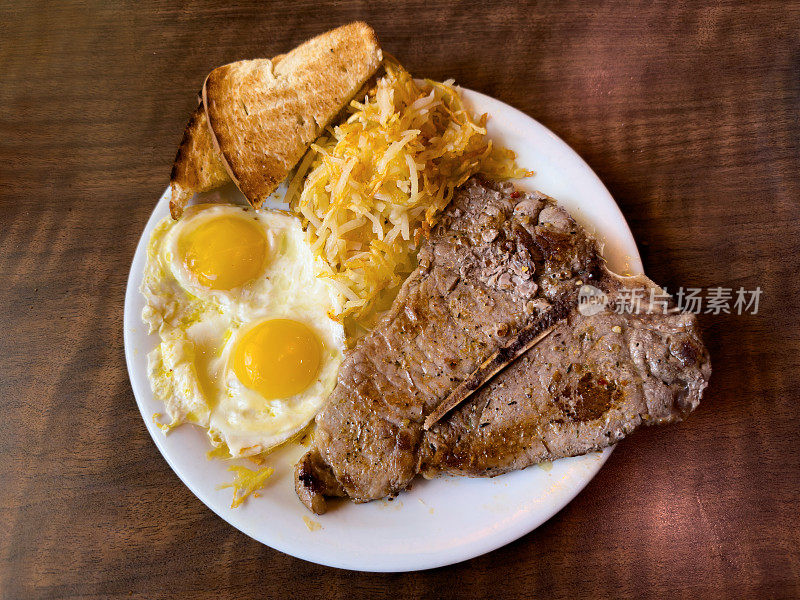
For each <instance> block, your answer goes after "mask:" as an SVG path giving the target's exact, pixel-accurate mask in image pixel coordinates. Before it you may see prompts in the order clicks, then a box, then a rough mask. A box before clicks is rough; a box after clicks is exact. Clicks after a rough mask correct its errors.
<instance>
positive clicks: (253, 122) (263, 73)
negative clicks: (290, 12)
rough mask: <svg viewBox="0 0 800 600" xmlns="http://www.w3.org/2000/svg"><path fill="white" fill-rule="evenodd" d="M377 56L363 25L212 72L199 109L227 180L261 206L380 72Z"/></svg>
mask: <svg viewBox="0 0 800 600" xmlns="http://www.w3.org/2000/svg"><path fill="white" fill-rule="evenodd" d="M381 60H382V54H381V50H380V47H379V46H378V41H377V39H376V37H375V32H374V31H373V30H372V28H371V27H369V26H368V25H367V24H366V23H361V22H357V23H351V24H349V25H345V26H343V27H339V28H338V29H334V30H332V31H329V32H327V33H324V34H322V35H320V36H317V37H315V38H313V39H311V40H309V41H307V42H305V43H304V44H301V45H300V46H298V47H297V48H295V49H294V50H292V51H291V52H289V53H288V54H286V55H285V56H283V57H282V60H280V61H279V62H276V61H270V60H268V59H257V60H248V61H240V62H236V63H232V64H229V65H225V66H222V67H219V68H218V69H215V70H214V71H212V72H211V74H209V76H208V77H207V78H206V82H205V84H204V86H203V106H204V108H205V112H206V115H207V117H208V124H209V127H210V131H211V134H212V138H213V141H214V145H215V148H216V149H217V150H218V151H219V153H220V156H221V157H222V160H223V164H224V166H225V168H226V170H227V172H228V175H229V176H230V178H231V179H233V181H234V182H235V183H236V184H237V185H238V186H239V189H240V190H241V191H242V193H243V194H244V195H245V196H246V197H247V199H248V200H249V201H250V203H251V204H252V205H253V206H255V207H259V206H261V204H262V203H263V201H264V200H265V199H266V198H267V197H268V196H269V195H270V194H271V193H272V192H273V191H274V190H275V188H276V187H277V186H278V184H279V183H280V182H281V181H282V180H283V179H284V178H285V177H286V175H287V174H288V172H289V171H290V170H291V169H292V168H293V167H294V166H295V164H296V163H297V162H298V161H299V160H300V158H301V157H302V156H303V154H304V152H305V151H306V149H307V148H308V146H309V144H311V142H313V141H314V139H316V138H317V136H319V134H320V133H321V132H322V130H323V129H324V128H325V127H326V126H327V125H328V124H329V123H330V122H331V120H332V119H333V118H334V117H335V116H336V115H337V114H338V113H339V111H340V110H341V108H342V107H343V106H345V104H346V103H347V102H348V101H349V100H350V98H352V97H353V95H354V94H355V93H356V92H357V91H358V90H359V89H361V87H362V85H363V84H364V82H365V81H367V79H369V77H370V76H371V75H372V74H373V73H374V72H375V71H376V70H377V69H378V67H379V65H380V63H381Z"/></svg>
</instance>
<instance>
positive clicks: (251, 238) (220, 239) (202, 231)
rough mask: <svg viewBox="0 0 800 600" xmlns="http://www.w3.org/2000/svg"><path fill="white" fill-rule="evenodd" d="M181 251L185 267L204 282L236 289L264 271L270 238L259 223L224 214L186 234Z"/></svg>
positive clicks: (210, 287)
mask: <svg viewBox="0 0 800 600" xmlns="http://www.w3.org/2000/svg"><path fill="white" fill-rule="evenodd" d="M180 252H181V254H182V256H183V264H184V266H185V267H186V269H187V270H188V271H189V272H190V273H191V274H192V275H194V277H195V278H196V279H197V281H198V282H199V283H200V285H202V286H205V287H207V288H209V289H212V290H232V289H234V288H237V287H240V286H242V285H244V284H245V283H247V282H248V281H250V280H251V279H255V278H256V277H258V276H259V275H260V274H261V272H262V271H263V270H264V263H265V262H266V258H267V239H266V236H265V235H264V231H263V230H262V229H261V228H260V227H259V226H258V225H256V223H255V222H253V221H250V220H246V219H243V218H241V217H235V216H222V217H217V218H215V219H212V220H211V221H208V222H206V223H203V224H202V225H199V226H198V227H196V228H195V229H193V230H191V231H189V232H188V233H187V234H186V235H184V236H182V238H181V243H180Z"/></svg>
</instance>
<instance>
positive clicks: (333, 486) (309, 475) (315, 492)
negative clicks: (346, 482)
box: [294, 449, 347, 515]
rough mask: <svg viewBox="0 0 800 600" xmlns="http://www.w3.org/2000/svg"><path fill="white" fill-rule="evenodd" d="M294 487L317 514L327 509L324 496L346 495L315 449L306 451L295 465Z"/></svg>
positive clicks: (304, 502) (309, 507)
mask: <svg viewBox="0 0 800 600" xmlns="http://www.w3.org/2000/svg"><path fill="white" fill-rule="evenodd" d="M294 489H295V492H296V493H297V497H298V498H300V501H301V502H302V503H303V504H305V505H306V507H307V508H308V509H309V510H310V511H312V512H314V513H316V514H318V515H321V514H324V513H325V512H326V511H327V510H328V504H327V502H326V500H325V497H326V496H337V497H343V496H346V495H347V494H346V493H345V491H344V489H342V486H341V485H340V484H339V482H338V481H336V477H335V476H334V475H333V471H332V470H331V467H330V466H329V465H328V464H327V463H326V462H325V461H324V460H322V457H321V456H320V454H319V451H318V450H316V449H314V450H310V451H308V452H306V453H305V454H304V455H303V457H302V458H301V459H300V460H299V461H298V463H297V465H295V467H294Z"/></svg>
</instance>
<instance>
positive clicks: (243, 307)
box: [141, 204, 344, 456]
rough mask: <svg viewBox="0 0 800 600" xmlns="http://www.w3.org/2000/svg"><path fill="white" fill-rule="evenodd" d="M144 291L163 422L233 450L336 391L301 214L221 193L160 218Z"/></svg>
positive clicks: (268, 436)
mask: <svg viewBox="0 0 800 600" xmlns="http://www.w3.org/2000/svg"><path fill="white" fill-rule="evenodd" d="M141 291H142V293H143V294H144V296H145V299H146V304H145V308H144V311H143V313H142V318H143V320H144V321H145V323H147V324H148V326H149V328H150V332H151V333H152V332H157V333H158V335H159V338H160V343H159V345H158V346H157V347H156V348H155V349H154V350H153V351H152V352H151V353H150V354H149V355H148V357H147V358H148V377H149V379H150V383H151V387H152V389H153V393H154V395H155V397H156V398H157V399H159V400H161V401H162V402H163V403H164V406H165V408H166V412H167V414H168V415H169V417H170V419H171V422H170V423H169V425H168V426H169V427H172V426H177V425H179V424H181V423H184V422H189V423H194V424H197V425H200V426H202V427H205V428H207V430H208V434H209V436H210V438H211V441H212V443H213V444H214V445H216V446H221V445H223V444H225V445H226V446H227V448H228V449H229V451H230V453H231V455H233V456H250V455H254V454H259V453H261V452H264V451H266V450H269V449H270V448H272V447H274V446H276V445H278V444H280V443H282V442H284V441H286V440H287V439H289V438H291V437H292V436H293V435H295V434H296V433H297V432H299V431H301V430H302V429H303V428H304V427H305V426H306V425H307V424H308V423H309V421H310V420H311V419H313V418H314V416H315V415H316V413H317V412H318V411H319V409H320V408H321V406H322V404H323V403H324V401H325V399H326V398H327V397H328V395H329V394H330V393H331V391H332V390H333V387H334V385H335V383H336V374H337V372H338V369H339V364H340V363H341V360H342V354H343V350H344V331H343V328H342V326H341V324H340V323H339V322H337V321H335V320H334V319H331V318H330V316H329V315H330V314H332V312H331V311H332V308H333V306H334V302H335V300H336V298H335V297H334V296H332V294H331V291H330V288H329V287H328V286H327V285H326V284H325V283H324V282H322V281H321V280H320V279H318V278H317V277H316V276H315V274H314V257H313V255H312V253H311V249H310V247H309V246H308V244H307V242H306V240H305V235H304V233H303V230H302V228H301V226H300V221H299V220H298V219H297V218H295V217H292V216H290V215H288V214H286V213H283V212H280V211H265V210H261V211H256V210H253V209H251V208H244V207H240V206H233V205H221V204H215V205H198V206H194V207H191V208H189V209H188V210H187V211H186V212H185V213H184V216H183V217H182V218H181V219H180V220H179V221H177V222H176V221H173V220H172V219H170V218H166V219H164V221H162V222H161V223H160V224H159V225H158V226H157V227H156V229H155V230H154V232H153V234H152V236H151V238H150V242H149V245H148V255H147V264H146V266H145V273H144V279H143V283H142V288H141Z"/></svg>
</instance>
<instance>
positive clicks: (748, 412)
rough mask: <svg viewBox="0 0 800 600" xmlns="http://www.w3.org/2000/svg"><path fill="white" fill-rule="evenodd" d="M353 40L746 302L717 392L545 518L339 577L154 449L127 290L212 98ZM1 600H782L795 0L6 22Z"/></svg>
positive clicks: (271, 8) (648, 260) (789, 415)
mask: <svg viewBox="0 0 800 600" xmlns="http://www.w3.org/2000/svg"><path fill="white" fill-rule="evenodd" d="M356 18H360V19H365V20H367V21H368V22H370V23H371V24H372V25H373V26H374V27H375V29H376V30H377V32H378V35H379V37H380V39H381V41H382V44H383V46H384V48H385V49H386V50H387V51H388V52H390V53H392V54H394V55H395V56H397V57H398V58H399V59H400V60H401V61H402V62H403V63H404V64H405V65H406V66H407V67H408V68H409V69H410V70H411V71H412V72H413V73H415V74H417V75H420V76H428V77H433V78H439V79H443V78H447V77H455V79H456V80H457V81H458V82H459V83H461V84H463V85H465V86H468V87H470V88H473V89H476V90H479V91H481V92H484V93H487V94H490V95H492V96H495V97H497V98H499V99H500V100H503V101H505V102H508V103H509V104H511V105H514V106H516V107H518V108H520V109H521V110H523V111H525V112H526V113H528V114H529V115H531V116H533V117H534V118H536V119H538V120H539V121H541V122H542V123H544V124H545V125H547V126H548V127H550V128H551V129H553V130H554V131H555V132H556V133H557V134H558V135H560V136H562V137H563V138H564V139H565V140H566V141H567V142H568V143H569V144H570V145H571V146H572V147H573V148H575V149H576V150H577V151H578V152H579V153H580V154H581V155H582V156H584V157H585V158H586V160H587V161H588V162H589V164H590V165H591V166H592V167H593V168H594V169H595V170H596V171H597V173H598V174H599V175H600V177H601V179H603V181H604V182H605V183H606V185H607V186H608V187H609V189H610V191H611V193H612V194H613V195H614V197H615V198H616V199H617V201H618V203H619V204H620V206H621V208H622V210H623V212H624V214H625V216H626V217H627V219H628V221H629V223H630V225H631V227H632V229H633V232H634V235H635V237H636V239H637V241H638V242H639V244H640V247H641V250H642V254H643V257H644V262H645V267H646V269H647V271H648V273H649V275H650V276H651V277H652V278H653V279H655V280H656V281H658V282H660V283H663V284H665V285H666V286H667V287H668V288H670V289H674V288H676V287H677V286H679V285H684V286H687V285H695V286H698V287H706V286H717V285H722V286H728V287H739V286H744V287H746V288H750V287H755V286H760V287H761V288H762V289H763V297H762V303H761V309H760V311H759V313H758V315H747V316H736V315H722V316H712V315H708V316H705V317H704V318H703V324H704V326H705V328H706V338H707V341H708V345H709V347H710V350H711V355H712V359H713V365H714V375H713V378H712V383H711V387H710V389H709V392H708V394H707V397H706V399H705V401H704V402H703V403H702V404H701V406H700V408H699V410H698V411H697V412H696V413H695V414H694V415H693V416H692V417H691V418H690V419H689V420H688V421H687V422H686V423H684V424H682V425H680V426H674V427H669V428H661V429H651V430H647V431H642V432H641V433H637V434H636V435H635V436H634V438H633V439H631V440H627V441H626V442H624V443H622V444H621V445H620V447H619V448H618V450H617V451H616V452H615V453H614V454H613V456H612V457H611V459H610V460H609V462H608V463H607V465H606V467H605V468H604V469H603V470H602V471H601V472H600V474H599V475H598V476H597V477H596V478H595V479H594V480H593V481H592V482H591V484H589V486H588V487H587V488H586V489H585V490H584V491H583V492H582V493H581V495H580V496H579V497H578V498H576V500H575V501H573V502H572V503H571V504H570V505H569V506H568V507H566V508H565V509H564V510H563V511H561V513H559V514H558V515H557V516H556V517H554V518H553V519H551V520H550V521H549V522H548V523H547V524H545V525H544V526H542V527H540V528H539V529H538V530H536V531H535V532H533V533H531V534H530V535H527V536H525V537H524V538H522V539H521V540H518V541H517V542H514V543H512V544H510V545H508V546H507V547H505V548H502V549H500V550H498V551H495V552H493V553H490V554H488V555H486V556H482V557H480V558H476V559H474V560H471V561H468V562H466V563H463V564H460V565H454V566H451V567H446V568H441V569H436V570H433V571H427V572H422V573H414V574H402V575H380V574H363V573H351V572H345V571H339V570H334V569H329V568H325V567H321V566H317V565H312V564H308V563H305V562H303V561H300V560H297V559H294V558H291V557H288V556H285V555H283V554H280V553H278V552H276V551H274V550H271V549H270V548H267V547H264V546H262V545H260V544H258V543H257V542H254V541H252V540H250V539H249V538H247V537H246V536H244V535H243V534H241V533H239V532H238V531H236V530H235V529H233V528H232V527H230V526H228V525H227V524H226V523H224V522H223V521H222V520H220V519H219V518H218V517H216V516H215V515H213V514H212V513H211V512H210V511H209V510H208V509H206V508H205V507H204V506H203V505H202V504H201V503H200V501H199V500H197V499H196V498H195V497H194V496H193V495H192V494H191V492H189V490H188V489H186V488H185V487H184V486H183V485H182V484H181V483H180V482H179V481H178V479H177V478H176V476H175V475H174V474H173V473H172V472H171V471H170V469H169V467H168V466H167V465H166V463H165V462H164V460H163V459H162V458H161V456H160V455H159V453H158V451H157V450H156V448H155V446H154V444H153V443H152V441H151V440H150V439H149V437H148V435H147V432H146V430H145V427H144V424H143V423H142V420H141V418H140V416H139V413H138V411H137V409H136V405H135V402H134V398H133V395H132V392H131V389H130V386H129V383H128V377H127V373H126V369H125V362H124V356H123V349H122V307H123V296H124V292H125V284H126V277H127V273H128V268H129V265H130V261H131V258H132V256H133V252H134V248H135V246H136V243H137V240H138V237H139V234H140V232H141V231H142V229H143V227H144V224H145V221H146V219H147V217H148V215H149V213H150V211H151V209H152V207H153V205H154V203H155V200H156V199H157V198H158V196H159V195H160V193H161V192H162V191H163V189H164V187H165V185H166V183H167V178H168V175H169V169H170V165H171V160H172V157H173V155H174V152H175V148H176V146H177V144H178V142H179V141H180V136H181V132H182V130H183V126H184V124H185V122H186V119H187V118H188V116H189V114H190V112H191V109H192V108H193V105H194V103H195V95H196V93H197V91H198V89H199V87H200V85H201V83H202V81H203V77H204V76H205V74H206V73H207V72H208V71H209V70H210V69H211V68H213V67H215V66H217V65H220V64H223V63H225V62H228V61H231V60H234V59H239V58H251V57H259V56H272V55H274V54H277V53H279V52H282V51H285V50H286V49H288V48H291V47H292V46H294V45H295V44H297V43H298V42H300V41H301V40H303V39H305V38H307V37H310V36H311V35H313V34H316V33H319V32H321V31H323V30H325V29H327V28H330V27H333V26H335V25H339V24H342V23H345V22H348V21H350V20H353V19H356ZM0 23H1V24H0V66H2V75H0V106H2V110H0V225H1V227H0V284H1V285H0V325H2V327H0V332H2V333H0V424H1V425H0V427H2V435H0V596H2V597H3V598H10V599H24V598H129V597H135V598H159V597H180V598H220V597H221V598H251V597H275V598H303V599H306V598H313V597H323V596H324V597H326V598H348V599H350V598H356V597H369V598H377V597H382V596H387V597H431V598H434V597H435V598H451V597H470V598H486V597H492V598H500V597H504V598H531V597H547V596H551V597H564V598H567V597H568V598H586V597H588V598H593V597H665V596H666V597H690V598H695V597H703V598H728V597H740V596H747V597H763V596H766V597H798V596H800V552H798V547H800V533H798V531H800V529H799V528H798V515H800V444H798V442H799V441H800V440H799V439H798V428H800V397H799V395H798V387H799V386H800V375H798V373H799V372H800V358H798V357H800V329H799V328H798V319H800V310H798V309H799V308H800V306H799V304H800V302H799V301H798V296H799V294H800V280H799V279H798V276H797V268H798V258H797V257H798V255H800V208H799V207H798V206H799V204H800V202H799V201H800V143H799V142H798V140H800V125H799V124H798V111H800V75H799V73H800V36H799V35H798V31H800V4H798V2H796V1H794V2H781V1H772V2H770V1H762V2H743V3H736V2H720V3H700V2H681V3H674V2H671V1H665V0H658V1H647V2H631V3H628V2H624V3H622V2H620V3H583V2H578V1H568V2H538V3H534V4H525V3H520V2H511V1H505V2H495V3H490V2H474V1H467V2H456V3H448V4H437V3H433V2H429V1H425V2H422V1H409V2H401V3H376V2H334V3H331V4H325V5H322V4H318V3H312V2H307V1H305V0H303V1H300V2H292V3H262V2H249V3H248V2H240V3H232V4H230V5H228V4H222V3H215V2H202V1H199V0H197V1H187V2H184V3H181V4H173V3H170V2H152V1H145V2H117V3H106V2H99V1H97V0H90V1H88V2H69V1H64V2H14V3H12V2H4V3H1V4H0Z"/></svg>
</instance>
